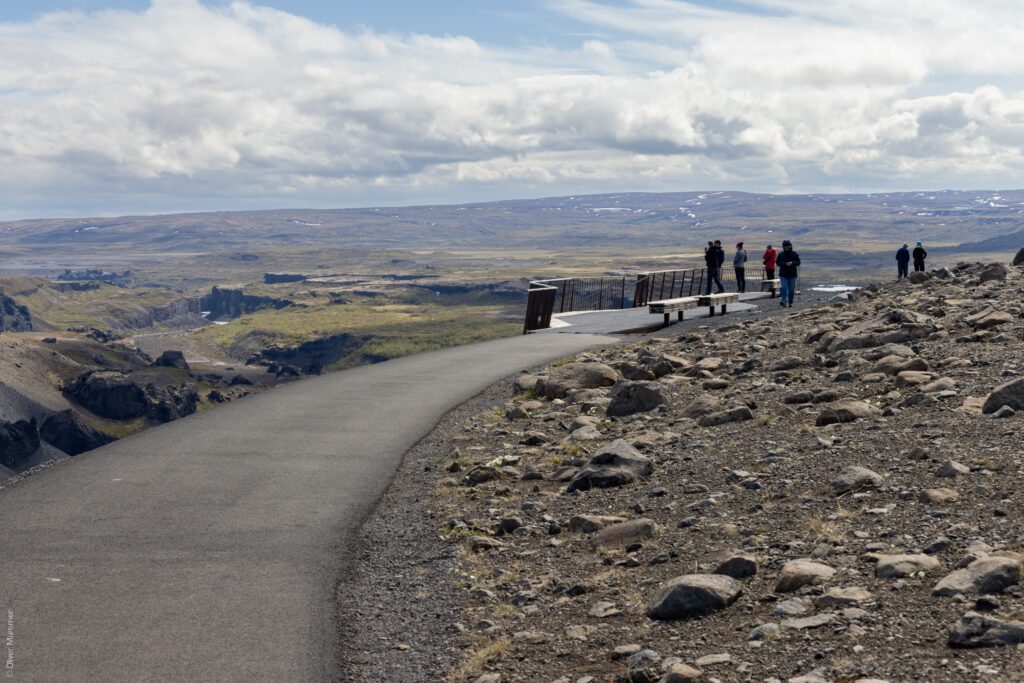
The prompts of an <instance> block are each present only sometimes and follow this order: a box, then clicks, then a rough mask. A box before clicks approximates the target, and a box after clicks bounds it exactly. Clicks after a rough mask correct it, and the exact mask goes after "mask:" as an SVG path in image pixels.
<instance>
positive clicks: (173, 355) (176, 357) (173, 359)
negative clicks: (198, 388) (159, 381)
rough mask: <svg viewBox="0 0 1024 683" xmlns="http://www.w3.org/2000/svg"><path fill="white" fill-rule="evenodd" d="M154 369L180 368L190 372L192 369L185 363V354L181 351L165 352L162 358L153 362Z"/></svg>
mask: <svg viewBox="0 0 1024 683" xmlns="http://www.w3.org/2000/svg"><path fill="white" fill-rule="evenodd" d="M153 366H154V367H164V368H178V369H179V370H184V371H185V372H189V371H190V370H191V368H190V367H189V365H188V362H186V361H185V354H184V353H182V352H181V351H164V352H163V353H162V354H160V357H159V358H157V359H156V360H155V361H153Z"/></svg>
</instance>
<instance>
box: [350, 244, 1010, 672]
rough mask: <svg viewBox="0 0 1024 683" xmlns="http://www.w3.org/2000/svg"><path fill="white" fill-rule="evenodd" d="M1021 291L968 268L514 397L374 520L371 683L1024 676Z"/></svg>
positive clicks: (483, 404)
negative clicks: (415, 514)
mask: <svg viewBox="0 0 1024 683" xmlns="http://www.w3.org/2000/svg"><path fill="white" fill-rule="evenodd" d="M1022 294H1024V278H1022V272H1021V270H1020V269H1018V268H1012V267H1007V266H1003V265H997V264H996V265H990V266H982V265H980V264H976V265H963V266H961V267H958V268H956V269H953V270H942V271H936V272H933V273H928V274H926V275H925V274H920V275H918V274H915V276H914V278H913V281H902V282H899V283H891V284H888V285H885V286H881V287H875V286H872V287H870V288H867V289H864V290H860V291H859V292H856V293H854V294H853V295H852V296H851V297H850V299H849V300H848V301H840V302H836V303H832V304H828V305H824V306H820V307H817V308H808V309H804V310H793V311H788V310H787V311H785V314H784V315H779V316H776V317H773V318H771V319H743V318H741V317H737V318H736V319H735V320H736V322H732V323H726V324H725V325H724V326H720V327H715V328H700V327H698V328H696V329H691V330H684V331H682V332H676V331H673V330H672V328H669V329H668V330H667V331H666V336H660V337H657V338H651V339H645V340H643V341H642V342H640V343H636V344H631V345H622V346H618V347H614V348H610V349H607V350H603V351H600V352H596V353H591V354H585V355H583V356H580V357H579V358H576V359H572V360H570V361H568V362H564V363H561V364H556V365H555V366H552V367H551V368H549V369H547V370H545V371H544V372H538V373H536V374H524V375H521V376H519V377H516V378H514V380H512V381H510V382H508V383H506V384H505V385H504V386H501V385H499V386H498V387H497V388H495V389H494V390H492V392H491V393H490V394H489V395H485V396H484V397H481V398H480V399H477V402H476V403H475V404H473V405H471V406H466V407H464V408H463V409H462V411H461V412H457V413H455V414H453V415H452V416H451V417H450V418H449V420H448V422H447V423H446V424H445V425H442V429H441V430H440V431H439V432H437V433H435V435H433V436H432V437H431V438H432V439H433V441H430V440H428V442H425V443H424V444H423V445H422V448H421V449H420V452H419V453H418V455H416V456H415V457H413V458H411V459H410V460H407V463H406V465H405V467H406V471H405V473H403V474H401V475H400V477H399V478H398V479H397V480H396V483H395V488H393V490H392V492H391V493H390V494H389V495H390V496H392V502H394V503H396V504H395V506H394V508H393V512H392V513H391V514H392V515H393V517H392V519H391V520H390V521H386V520H384V519H383V518H382V517H381V515H378V516H376V517H375V519H374V520H372V521H371V524H370V526H369V527H368V529H367V544H368V545H367V548H368V553H367V555H368V556H369V555H376V556H378V557H380V558H390V559H381V560H379V562H380V563H381V564H380V566H378V567H377V570H378V571H379V572H380V574H378V575H377V576H378V577H379V576H380V575H381V574H383V575H386V576H388V577H389V578H388V580H387V581H380V580H379V578H378V580H377V582H376V585H375V587H374V588H373V590H372V591H369V592H367V593H365V594H364V595H362V597H352V599H351V600H350V601H348V602H347V603H346V602H343V603H342V604H343V613H342V619H343V621H344V620H346V619H349V620H351V619H352V618H354V617H361V618H362V619H361V620H360V621H361V622H362V623H364V624H365V623H367V621H368V620H374V621H373V623H374V624H375V625H374V627H373V629H375V630H374V634H373V639H375V640H376V641H377V644H376V645H371V643H370V642H369V641H368V640H366V639H364V640H363V641H358V638H356V640H353V641H352V643H350V644H352V647H350V648H349V650H348V651H349V653H350V654H351V653H352V652H353V651H355V650H359V652H360V653H361V655H359V656H353V657H352V658H351V659H349V660H347V664H348V665H349V666H348V668H347V670H348V671H350V672H353V673H352V674H351V675H352V676H353V678H351V680H357V679H359V680H388V679H392V680H399V679H401V680H438V679H441V678H448V679H449V680H455V681H482V682H488V681H568V682H585V681H659V680H661V681H687V680H708V681H710V680H722V681H732V680H750V681H771V680H781V681H784V680H790V681H856V680H873V679H881V680H890V681H903V680H927V681H947V680H948V681H962V680H993V681H998V680H1020V679H1021V678H1022V677H1024V663H1022V661H1021V656H1022V655H1021V652H1020V651H1019V649H1018V644H1019V643H1022V642H1024V586H1022V585H1021V584H1020V583H1019V581H1020V572H1021V555H1020V554H1019V552H1020V551H1021V548H1020V545H1021V543H1022V542H1024V520H1022V517H1021V510H1022V507H1021V503H1022V502H1024V492H1022V490H1021V489H1022V486H1021V485H1022V483H1024V469H1022V467H1024V463H1022V458H1024V442H1022V440H1021V438H1020V431H1021V429H1020V420H1021V419H1022V417H1021V412H1020V411H1022V410H1024V379H1022V378H1021V375H1022V374H1024V356H1022V354H1021V351H1022V345H1024V304H1022V303H1021V302H1022ZM500 392H506V393H504V396H503V397H502V396H501V395H500ZM499 399H500V400H499ZM412 471H415V472H416V473H417V476H415V477H411V478H410V477H407V476H406V475H408V474H409V472H412ZM431 481H432V482H433V485H434V488H433V491H432V495H431V496H430V497H425V496H421V500H420V501H417V502H415V503H413V500H414V498H415V496H417V495H420V494H419V493H418V492H421V491H422V490H423V488H424V487H425V486H426V485H428V484H429V483H430V482H431ZM417 482H419V483H417ZM387 509H388V506H387V505H385V506H382V511H384V510H387ZM399 509H404V510H406V511H409V510H421V511H422V513H423V514H422V515H421V516H420V517H419V518H418V519H415V520H410V519H409V518H408V515H406V516H405V517H403V516H402V515H403V513H401V512H399ZM385 514H386V513H385ZM370 550H378V552H370ZM425 558H429V561H428V559H425ZM357 583H358V582H357ZM367 584H368V581H367V580H366V577H364V579H363V584H362V585H367ZM385 584H386V585H385ZM347 595H349V596H350V597H351V596H352V594H351V593H349V594H347ZM453 605H454V606H455V607H457V608H458V609H456V610H452V609H451V606H453ZM346 609H347V610H348V612H347V613H346ZM459 610H461V611H459ZM346 614H347V616H346ZM403 623H404V624H406V626H405V628H403V627H402V624H403ZM353 637H354V636H353ZM356 643H358V644H356ZM360 648H361V649H360ZM374 648H376V650H375V649H374ZM371 660H372V662H374V663H370V662H371ZM408 662H414V663H415V665H414V666H407V664H408ZM360 676H361V678H359V677H360ZM396 676H397V678H396Z"/></svg>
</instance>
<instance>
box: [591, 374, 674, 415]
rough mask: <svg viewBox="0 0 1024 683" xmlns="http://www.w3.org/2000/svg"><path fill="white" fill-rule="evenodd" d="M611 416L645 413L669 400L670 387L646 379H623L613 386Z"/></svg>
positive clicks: (609, 407)
mask: <svg viewBox="0 0 1024 683" xmlns="http://www.w3.org/2000/svg"><path fill="white" fill-rule="evenodd" d="M610 397H611V402H610V403H609V404H608V408H607V409H606V412H607V414H608V416H609V417H622V416H624V415H632V414H633V413H645V412H647V411H649V410H654V409H655V408H657V407H658V406H660V405H664V404H665V403H667V402H668V389H667V388H666V387H665V385H663V384H659V383H657V382H645V381H636V382H633V381H628V380H625V381H621V382H617V383H616V384H615V386H613V387H612V391H611V395H610Z"/></svg>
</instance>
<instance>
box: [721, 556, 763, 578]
mask: <svg viewBox="0 0 1024 683" xmlns="http://www.w3.org/2000/svg"><path fill="white" fill-rule="evenodd" d="M711 573H712V574H724V575H725V576H730V577H732V578H734V579H745V578H747V577H748V576H754V575H755V574H757V559H756V558H755V557H754V556H753V555H743V554H737V555H733V556H732V557H729V558H728V559H726V560H725V561H724V562H721V563H719V565H718V566H717V567H715V570H714V571H713V572H711Z"/></svg>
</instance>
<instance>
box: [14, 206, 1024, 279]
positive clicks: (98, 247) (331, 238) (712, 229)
mask: <svg viewBox="0 0 1024 683" xmlns="http://www.w3.org/2000/svg"><path fill="white" fill-rule="evenodd" d="M1021 230H1024V190H1005V191H998V192H995V191H951V190H944V191H938V192H903V193H882V194H862V195H822V194H812V195H806V194H805V195H769V194H751V193H745V192H672V193H639V192H637V193H619V194H601V195H585V196H571V197H552V198H546V199H532V200H514V201H501V202H488V203H480V204H462V205H448V206H440V205H439V206H410V207H400V208H384V207H377V208H365V209H331V210H314V209H279V210H271V211H223V212H213V213H194V214H175V215H163V216H124V217H119V218H83V219H44V220H26V221H14V222H8V223H3V224H0V254H2V253H4V252H6V253H8V254H12V255H18V256H22V257H23V256H25V255H26V254H31V253H40V252H44V251H45V252H46V253H48V254H53V253H74V254H77V255H81V254H87V253H96V254H110V253H111V251H112V250H118V251H122V252H124V251H131V252H136V253H139V252H141V253H154V254H157V253H170V252H179V253H180V252H213V251H217V252H226V251H234V250H240V249H248V250H258V249H272V248H290V247H317V246H324V247H326V246H340V247H352V248H368V249H394V248H402V249H549V250H565V249H574V250H586V249H601V250H605V249H610V248H612V249H617V250H627V249H666V250H669V249H676V248H696V247H699V246H701V245H702V244H703V243H704V241H705V240H707V239H713V238H717V239H722V240H723V242H724V243H725V244H727V245H731V244H732V243H734V242H736V241H740V240H742V241H745V242H747V243H748V246H753V247H754V248H758V247H760V245H762V243H767V242H778V241H781V239H782V238H784V237H792V238H794V240H795V241H798V242H799V244H800V245H801V246H802V247H804V248H820V249H840V250H849V251H854V252H863V251H872V250H876V249H884V248H888V247H889V246H891V245H893V244H895V243H899V242H910V241H914V240H918V239H921V240H925V241H926V243H928V244H931V245H933V246H939V245H956V244H961V243H964V242H971V243H975V242H977V241H979V240H981V241H984V240H988V239H991V238H996V237H998V236H1000V235H1006V234H1009V233H1016V232H1018V231H1021ZM2 261H3V258H0V265H2Z"/></svg>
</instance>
